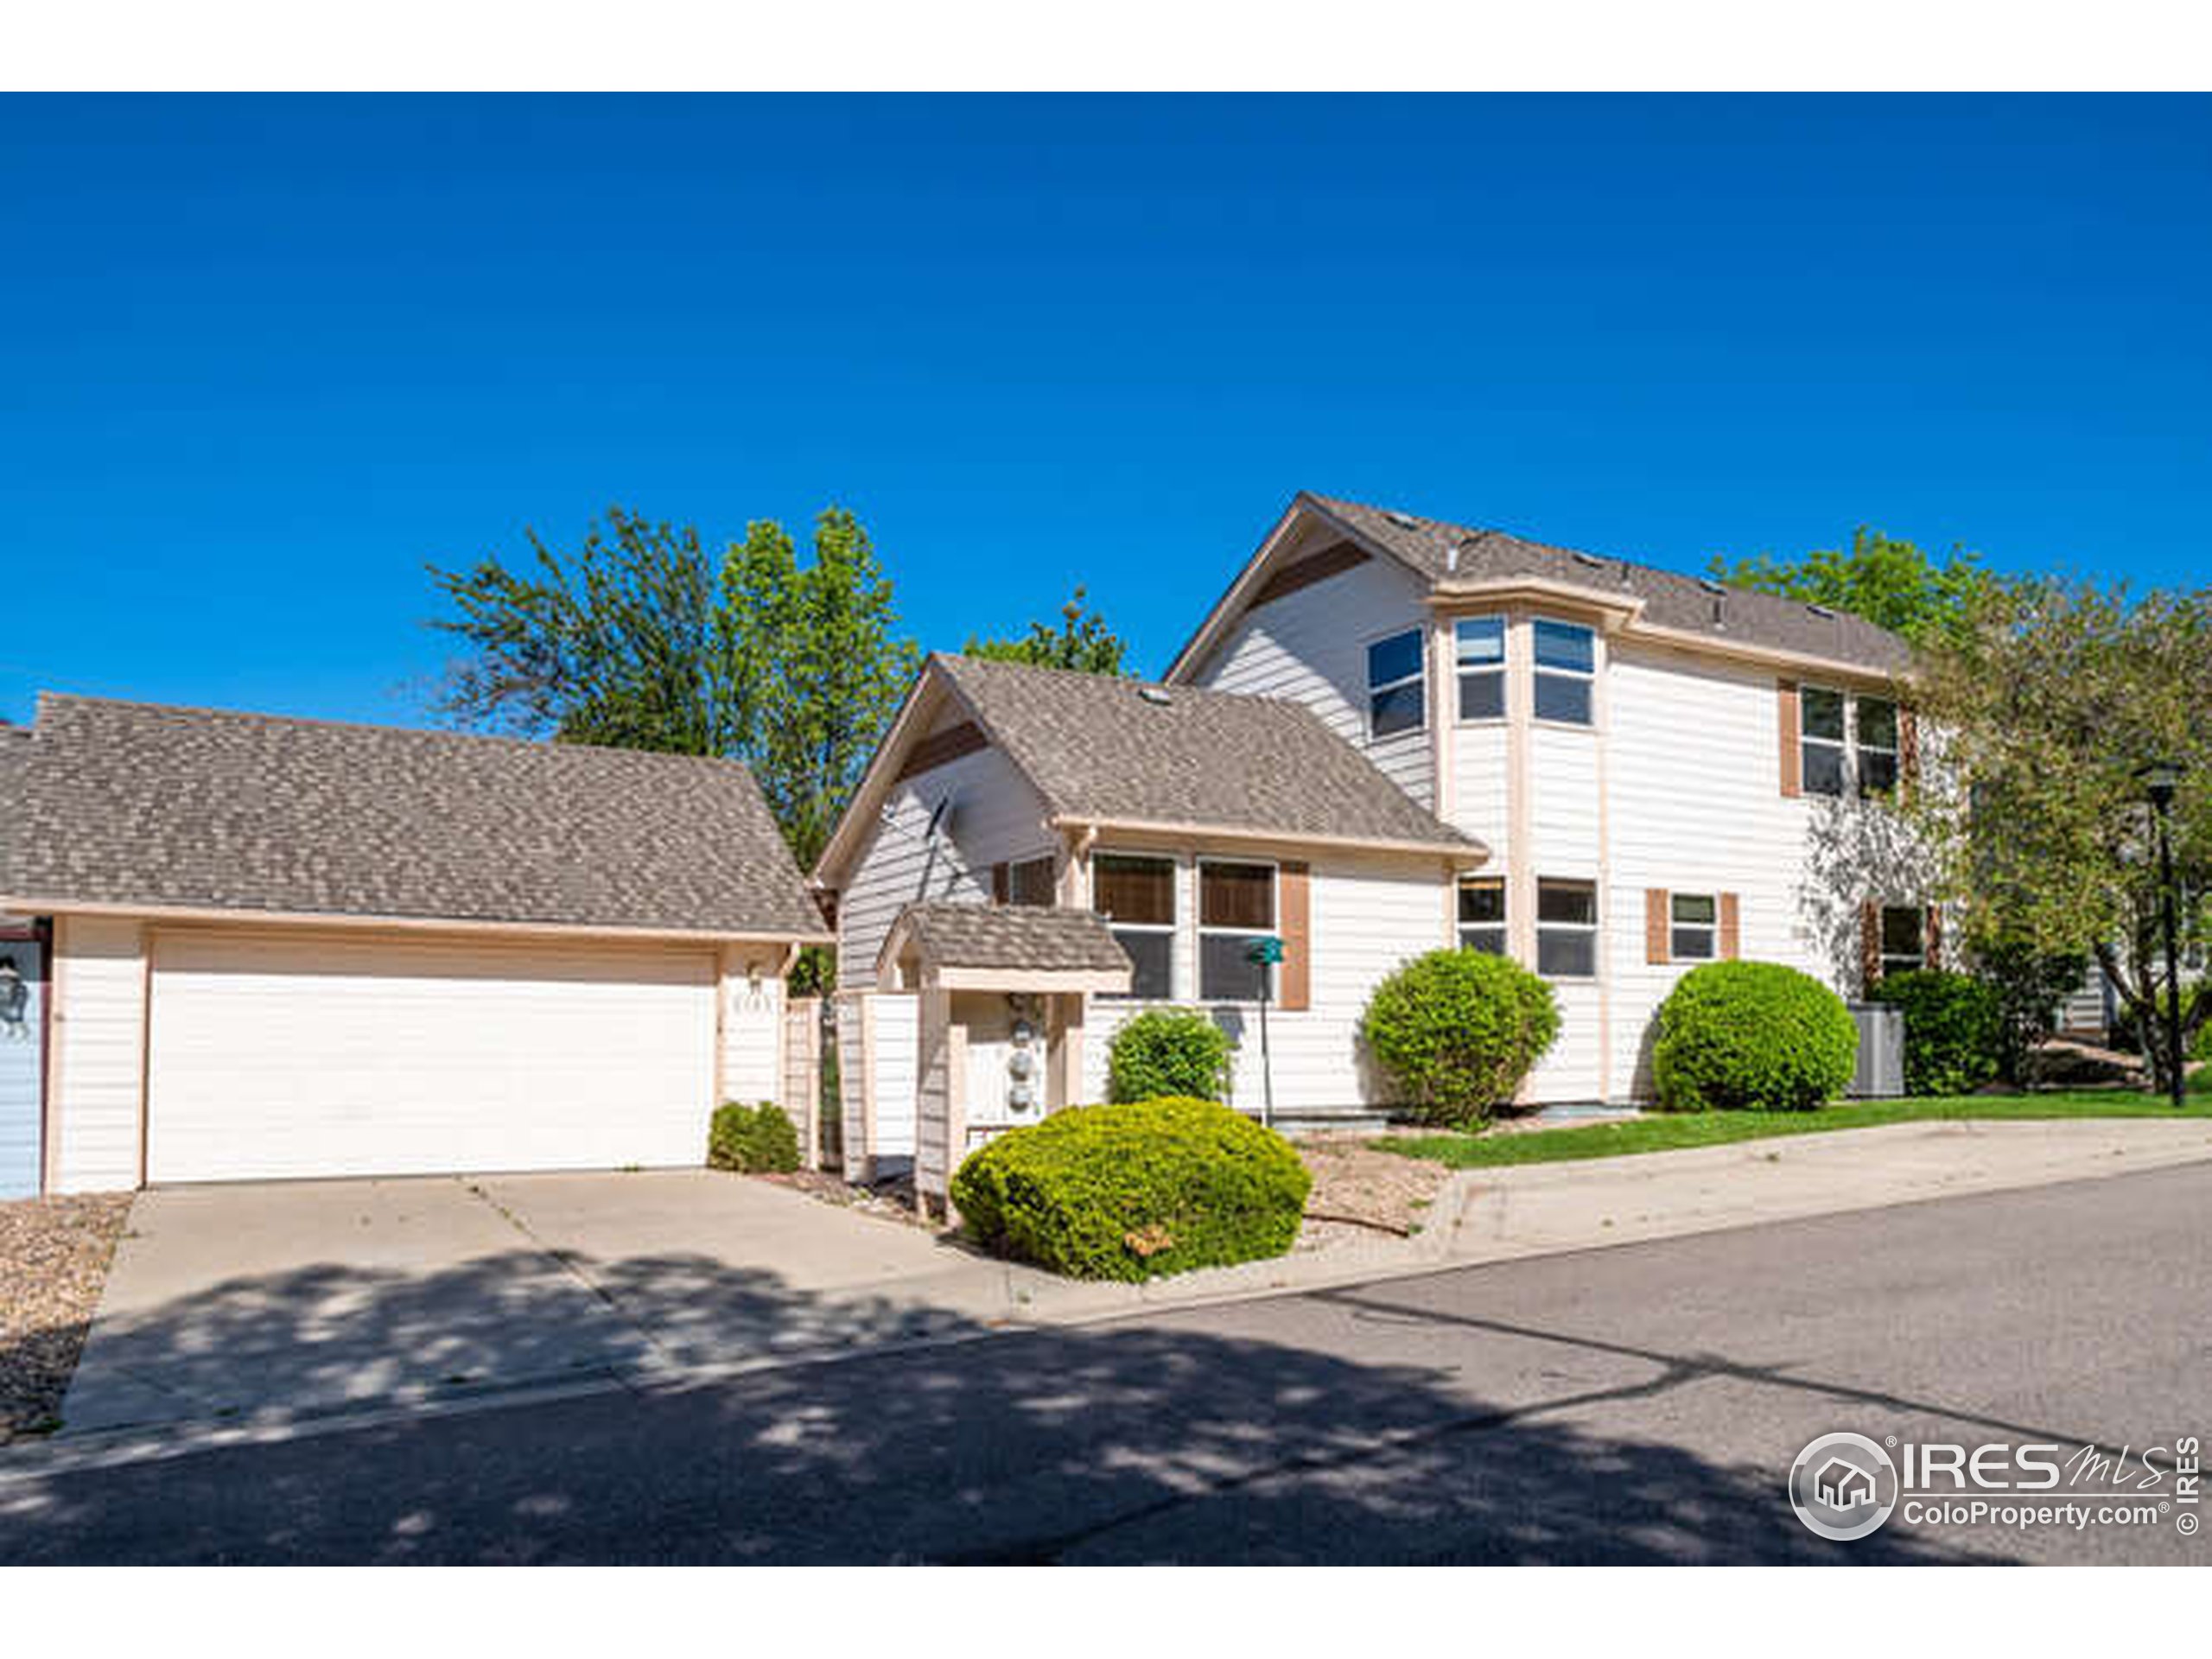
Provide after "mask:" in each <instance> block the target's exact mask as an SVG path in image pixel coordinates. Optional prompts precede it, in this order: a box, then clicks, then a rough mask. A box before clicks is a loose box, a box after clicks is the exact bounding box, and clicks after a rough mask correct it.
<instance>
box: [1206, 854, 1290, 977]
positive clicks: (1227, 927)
mask: <svg viewBox="0 0 2212 1659" xmlns="http://www.w3.org/2000/svg"><path fill="white" fill-rule="evenodd" d="M1274 931H1275V867H1274V865H1272V864H1230V863H1217V862H1215V861H1213V860H1211V859H1203V860H1201V861H1199V863H1198V998H1199V1000H1200V1001H1205V1002H1256V1001H1260V999H1261V998H1262V997H1264V996H1265V995H1267V994H1268V965H1267V964H1266V963H1261V962H1252V961H1249V960H1248V959H1247V957H1246V954H1245V953H1246V951H1247V950H1249V948H1250V946H1251V944H1252V942H1253V941H1254V940H1255V939H1260V938H1267V937H1268V935H1270V934H1272V933H1273V932H1274Z"/></svg>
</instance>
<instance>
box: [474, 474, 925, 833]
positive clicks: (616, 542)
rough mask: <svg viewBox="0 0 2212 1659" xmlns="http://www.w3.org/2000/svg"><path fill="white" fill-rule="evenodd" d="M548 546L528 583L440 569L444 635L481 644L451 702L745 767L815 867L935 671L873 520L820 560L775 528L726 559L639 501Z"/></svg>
mask: <svg viewBox="0 0 2212 1659" xmlns="http://www.w3.org/2000/svg"><path fill="white" fill-rule="evenodd" d="M529 539H530V546H531V559H530V560H529V562H528V563H525V564H524V565H523V566H521V567H520V568H518V569H511V568H510V567H508V566H507V565H505V564H504V563H501V562H500V561H499V559H498V558H496V557H493V558H486V559H484V560H481V561H480V562H479V563H476V564H475V565H474V566H473V567H470V568H468V569H454V570H447V569H440V568H438V567H437V566H435V565H433V566H431V567H430V575H431V579H432V581H433V582H435V585H436V587H437V588H438V590H439V591H440V592H441V593H442V594H444V595H445V597H446V598H447V600H448V601H450V603H451V605H452V607H453V613H452V614H451V615H449V616H447V617H445V618H442V619H441V620H437V621H435V622H434V623H433V624H432V626H434V627H436V628H438V629H439V630H441V631H442V632H447V633H450V634H453V635H454V636H455V637H457V638H458V639H461V640H462V641H464V642H465V643H466V644H467V646H468V654H467V656H466V657H464V658H462V659H461V661H460V662H459V663H457V664H455V665H454V667H453V669H452V670H451V671H450V672H449V674H448V679H447V682H446V683H445V685H444V687H443V688H442V690H441V692H440V693H439V695H438V697H437V699H436V703H437V707H438V708H439V709H441V710H442V712H443V713H445V714H447V715H449V716H451V717H452V718H453V719H454V720H456V721H460V722H461V723H463V724H467V725H475V726H488V727H493V728H500V729H504V730H508V731H512V732H518V733H522V734H529V735H550V736H552V737H554V738H556V740H558V741H564V742H574V743H604V744H608V745H612V746H614V747H622V748H637V749H658V750H664V751H669V752H672V753H681V754H710V755H719V756H721V757H722V758H724V759H727V760H741V761H744V762H745V763H746V764H747V766H750V767H751V768H752V770H753V776H754V778H755V779H758V780H759V782H760V788H761V792H762V793H763V794H764V795H765V796H766V798H767V802H768V805H769V809H770V810H772V812H773V813H774V814H775V816H776V821H777V822H778V823H779V824H780V825H781V826H782V828H783V831H784V836H785V840H786V841H788V842H790V843H791V851H792V852H793V854H794V855H796V856H797V857H798V861H799V862H800V863H802V864H810V863H812V862H813V861H814V860H815V858H816V857H817V855H819V854H820V852H821V850H822V848H823V843H824V842H826V841H827V840H828V839H829V830H830V829H831V827H832V826H833V825H834V824H835V823H836V817H837V814H838V812H839V811H840V810H842V806H843V804H844V803H845V800H846V799H847V798H848V797H849V795H850V793H851V791H852V788H853V785H855V783H857V782H858V781H859V778H860V773H861V770H862V768H863V767H865V766H866V765H867V763H868V755H869V754H870V753H871V752H872V751H873V750H874V746H875V743H876V741H877V739H878V738H879V737H880V735H881V734H882V732H883V729H884V728H885V727H886V726H887V725H888V724H889V722H890V720H891V717H892V715H893V714H894V713H895V712H896V710H897V709H898V706H899V697H900V696H902V695H903V694H904V692H905V690H906V683H907V682H908V681H909V680H910V679H911V678H912V677H913V674H914V671H915V668H916V666H917V664H918V653H917V652H916V651H915V648H914V645H913V644H912V641H911V640H908V639H902V638H899V636H898V634H897V632H896V630H897V626H898V616H897V613H896V612H895V610H894V609H893V605H892V593H891V583H890V582H888V581H887V579H886V578H885V577H884V575H883V572H882V569H881V567H880V564H879V563H877V561H876V557H875V553H874V549H873V548H872V547H871V546H870V545H869V543H868V532H867V531H865V530H863V529H862V528H861V524H860V521H859V520H858V519H856V518H854V516H853V515H852V514H851V513H849V512H846V511H845V510H843V509H842V508H839V507H832V508H830V509H829V510H828V511H827V512H823V514H822V515H821V516H820V518H817V520H816V522H815V529H814V548H813V553H814V556H813V560H812V562H811V563H809V564H806V565H804V566H802V565H801V564H800V563H799V562H798V553H797V550H795V548H794V547H793V545H792V543H791V537H790V536H789V535H787V534H786V533H785V531H784V529H783V527H782V526H781V525H779V524H775V523H772V522H771V521H766V520H763V521H760V522H758V523H755V524H751V525H749V526H748V527H747V531H746V537H745V540H744V541H743V542H742V543H738V544H736V545H734V546H731V547H729V548H727V549H726V550H723V551H722V552H721V553H720V554H716V553H714V552H712V551H710V550H709V549H708V548H707V546H706V545H705V544H704V543H702V541H701V539H700V537H699V532H698V531H696V529H694V528H692V527H691V526H690V525H688V524H687V525H683V526H680V527H679V526H676V525H671V524H655V523H652V522H650V521H648V520H646V519H645V518H639V517H638V516H636V515H635V514H632V513H628V512H624V511H623V510H622V509H621V508H620V507H616V508H613V509H611V510H610V511H609V512H608V513H607V520H606V522H605V524H594V525H592V526H591V528H590V530H589V531H588V534H587V535H586V536H585V537H584V539H583V542H582V544H581V545H580V546H579V547H577V548H576V549H575V550H574V551H573V552H563V551H562V550H558V549H556V548H553V547H550V546H549V545H548V544H547V543H544V542H543V540H541V539H540V538H539V537H537V534H536V533H535V532H532V533H531V535H530V538H529Z"/></svg>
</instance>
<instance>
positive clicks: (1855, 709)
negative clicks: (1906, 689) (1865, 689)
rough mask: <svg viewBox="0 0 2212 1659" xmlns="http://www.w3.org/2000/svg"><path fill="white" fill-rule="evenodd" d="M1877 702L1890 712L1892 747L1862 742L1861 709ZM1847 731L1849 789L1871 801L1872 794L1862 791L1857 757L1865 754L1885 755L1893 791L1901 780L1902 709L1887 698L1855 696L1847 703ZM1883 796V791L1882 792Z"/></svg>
mask: <svg viewBox="0 0 2212 1659" xmlns="http://www.w3.org/2000/svg"><path fill="white" fill-rule="evenodd" d="M1869 702H1878V703H1881V704H1883V705H1884V706H1885V707H1886V708H1887V709H1889V710H1890V719H1891V724H1890V731H1891V734H1892V735H1891V743H1892V745H1893V747H1890V748H1884V747H1882V746H1881V745H1880V744H1878V743H1869V742H1868V741H1866V736H1865V734H1864V730H1863V728H1862V727H1861V725H1860V722H1859V712H1860V709H1861V707H1862V705H1864V704H1866V703H1869ZM1849 708H1850V715H1849V721H1848V725H1849V730H1850V732H1851V779H1850V782H1851V787H1852V789H1853V791H1855V792H1856V793H1857V794H1859V796H1861V797H1868V798H1871V796H1872V793H1873V791H1870V790H1869V789H1868V788H1867V787H1866V766H1865V765H1864V764H1863V762H1862V760H1861V759H1860V757H1861V756H1863V755H1866V754H1885V755H1887V756H1889V758H1890V785H1889V787H1890V788H1891V789H1895V788H1896V787H1897V785H1898V784H1899V783H1901V782H1903V781H1904V704H1902V703H1900V702H1897V701H1896V699H1894V698H1891V697H1877V696H1866V695H1863V694H1855V695H1853V696H1852V697H1851V698H1850V699H1849ZM1885 792H1887V791H1885Z"/></svg>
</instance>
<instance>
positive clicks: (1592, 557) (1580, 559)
mask: <svg viewBox="0 0 2212 1659" xmlns="http://www.w3.org/2000/svg"><path fill="white" fill-rule="evenodd" d="M1573 559H1574V562H1575V563H1577V564H1586V565H1588V566H1589V567H1590V568H1591V569H1592V570H1602V569H1605V560H1603V559H1601V558H1599V556H1597V555H1596V554H1595V553H1582V552H1577V553H1575V554H1574V555H1573Z"/></svg>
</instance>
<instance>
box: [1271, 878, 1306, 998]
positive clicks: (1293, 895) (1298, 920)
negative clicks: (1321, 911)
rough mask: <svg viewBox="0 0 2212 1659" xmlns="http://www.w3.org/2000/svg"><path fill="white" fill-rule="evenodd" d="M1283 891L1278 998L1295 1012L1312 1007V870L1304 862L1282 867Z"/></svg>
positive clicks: (1277, 974)
mask: <svg viewBox="0 0 2212 1659" xmlns="http://www.w3.org/2000/svg"><path fill="white" fill-rule="evenodd" d="M1280 893H1281V904H1282V964H1281V967H1280V968H1278V969H1276V978H1277V983H1278V995H1277V999H1276V1000H1277V1001H1278V1002H1279V1004H1280V1005H1281V1007H1284V1008H1286V1009H1287V1010H1289V1011H1291V1012H1293V1013H1295V1012H1297V1011H1298V1010H1300V1009H1301V1008H1309V1007H1313V884H1312V876H1311V873H1310V872H1309V871H1308V869H1307V868H1306V866H1305V865H1303V864H1293V863H1285V864H1284V865H1283V866H1282V874H1281V887H1280Z"/></svg>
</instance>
